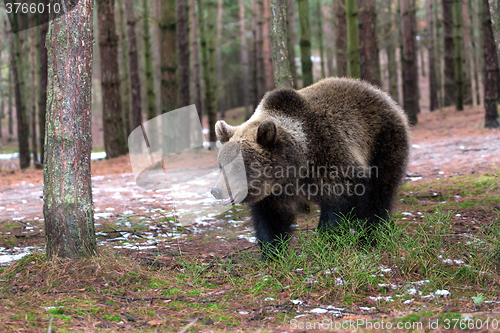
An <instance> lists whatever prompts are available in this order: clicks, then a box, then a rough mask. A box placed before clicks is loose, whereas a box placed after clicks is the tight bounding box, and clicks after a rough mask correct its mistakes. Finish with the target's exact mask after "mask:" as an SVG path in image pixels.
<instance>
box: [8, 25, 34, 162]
mask: <svg viewBox="0 0 500 333" xmlns="http://www.w3.org/2000/svg"><path fill="white" fill-rule="evenodd" d="M14 17H16V16H14ZM15 24H16V23H14V25H15ZM10 49H11V61H12V64H11V66H12V80H13V83H14V94H15V100H16V120H17V140H18V143H19V163H20V166H21V169H27V168H29V166H30V151H29V127H28V115H27V110H26V100H27V98H25V96H23V94H24V92H25V87H24V85H25V81H24V75H23V72H22V70H21V69H22V66H21V64H22V60H21V49H22V45H21V41H20V39H19V33H16V34H13V36H12V37H11V39H10Z"/></svg>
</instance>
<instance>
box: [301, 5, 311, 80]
mask: <svg viewBox="0 0 500 333" xmlns="http://www.w3.org/2000/svg"><path fill="white" fill-rule="evenodd" d="M299 23H300V59H301V63H302V85H303V86H304V87H307V86H310V85H311V84H313V72H312V66H313V64H312V60H311V28H310V24H309V0H299Z"/></svg>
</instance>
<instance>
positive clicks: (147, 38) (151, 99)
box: [142, 0, 178, 119]
mask: <svg viewBox="0 0 500 333" xmlns="http://www.w3.org/2000/svg"><path fill="white" fill-rule="evenodd" d="M174 10H175V4H174ZM142 12H143V14H142V15H143V16H142V22H143V24H144V28H143V29H144V58H145V61H146V66H145V70H146V92H147V96H146V98H147V102H148V104H147V105H148V111H147V112H148V119H152V118H154V117H156V115H157V112H156V97H155V83H154V77H153V55H152V52H151V32H150V29H149V7H148V0H143V1H142ZM174 16H175V12H174ZM174 33H175V31H174ZM175 50H176V48H175V46H174V49H173V50H170V52H172V53H174V57H175ZM175 101H176V103H175V105H174V106H173V108H172V109H170V110H168V111H171V110H173V109H176V108H177V107H178V103H177V94H176V96H175Z"/></svg>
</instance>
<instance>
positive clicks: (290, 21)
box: [286, 0, 298, 88]
mask: <svg viewBox="0 0 500 333" xmlns="http://www.w3.org/2000/svg"><path fill="white" fill-rule="evenodd" d="M286 11H287V19H286V24H287V27H286V33H287V36H288V37H287V38H288V40H287V42H288V62H289V63H290V73H291V74H292V79H293V86H294V87H295V88H297V87H298V83H297V66H296V65H295V44H296V43H297V38H296V36H295V10H294V0H287V3H286Z"/></svg>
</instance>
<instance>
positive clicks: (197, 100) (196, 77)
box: [189, 0, 203, 122]
mask: <svg viewBox="0 0 500 333" xmlns="http://www.w3.org/2000/svg"><path fill="white" fill-rule="evenodd" d="M189 21H190V28H191V29H190V31H189V32H190V34H191V52H190V53H191V57H192V58H191V60H192V64H193V73H192V77H193V81H194V90H195V92H194V104H195V105H196V110H197V111H198V117H199V118H200V122H201V120H202V114H203V105H202V103H203V100H202V98H201V70H200V57H199V53H200V51H199V47H198V43H199V38H198V19H197V17H196V3H195V0H189Z"/></svg>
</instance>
